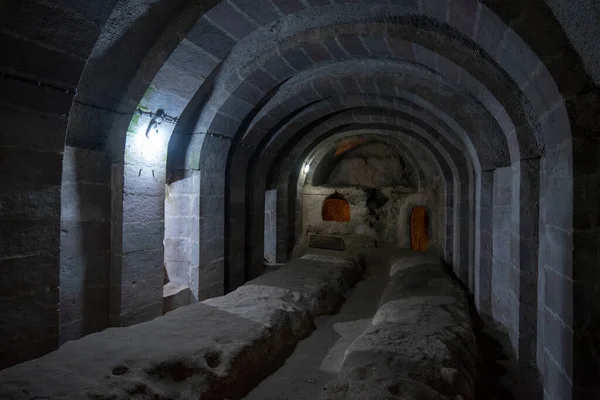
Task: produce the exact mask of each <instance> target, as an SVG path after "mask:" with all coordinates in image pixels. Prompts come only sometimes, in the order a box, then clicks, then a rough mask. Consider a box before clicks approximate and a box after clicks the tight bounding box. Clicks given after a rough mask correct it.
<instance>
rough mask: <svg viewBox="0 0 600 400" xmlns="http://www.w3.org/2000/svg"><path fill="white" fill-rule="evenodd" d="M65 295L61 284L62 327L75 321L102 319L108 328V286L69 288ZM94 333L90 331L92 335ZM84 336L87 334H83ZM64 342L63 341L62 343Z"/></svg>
mask: <svg viewBox="0 0 600 400" xmlns="http://www.w3.org/2000/svg"><path fill="white" fill-rule="evenodd" d="M67 290H68V291H65V292H64V293H63V289H62V284H61V294H60V304H59V309H60V311H59V313H60V318H59V320H60V325H61V326H62V325H67V324H71V323H72V322H75V321H84V322H85V321H86V320H88V319H89V320H93V319H96V320H98V319H102V320H103V322H104V324H103V325H104V326H102V327H99V328H100V329H102V328H106V327H107V325H108V314H109V308H110V307H109V293H110V292H109V288H108V286H83V287H80V288H79V289H78V290H71V288H70V287H69V288H68V289H67ZM91 332H93V331H88V332H87V333H91ZM81 333H82V335H84V334H86V333H85V332H81ZM61 342H62V341H61Z"/></svg>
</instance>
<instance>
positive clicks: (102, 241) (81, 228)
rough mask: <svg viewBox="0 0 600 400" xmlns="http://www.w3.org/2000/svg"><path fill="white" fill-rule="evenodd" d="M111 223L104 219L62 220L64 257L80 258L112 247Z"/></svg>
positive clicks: (61, 247) (61, 234) (61, 236)
mask: <svg viewBox="0 0 600 400" xmlns="http://www.w3.org/2000/svg"><path fill="white" fill-rule="evenodd" d="M110 238H111V225H110V221H109V220H104V221H62V222H61V226H60V251H61V257H62V258H67V259H70V258H80V257H83V256H84V255H85V254H90V253H91V254H96V253H97V252H98V251H102V250H110V248H111V242H110V240H111V239H110Z"/></svg>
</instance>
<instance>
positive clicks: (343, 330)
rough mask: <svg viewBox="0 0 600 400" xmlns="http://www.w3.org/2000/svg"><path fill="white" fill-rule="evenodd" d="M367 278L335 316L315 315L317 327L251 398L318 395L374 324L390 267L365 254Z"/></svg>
mask: <svg viewBox="0 0 600 400" xmlns="http://www.w3.org/2000/svg"><path fill="white" fill-rule="evenodd" d="M366 264H367V268H366V271H365V274H364V279H363V280H362V281H360V282H359V283H358V284H357V285H356V286H355V287H354V288H353V289H351V290H350V291H349V292H348V293H347V294H346V301H345V303H344V304H343V305H342V307H341V308H340V310H339V312H338V313H337V314H335V315H325V316H321V317H318V318H316V320H315V325H316V327H317V329H316V330H315V331H314V332H313V334H312V335H310V336H309V337H308V338H306V339H304V340H302V341H300V342H299V343H298V345H297V346H296V349H295V351H294V353H293V354H292V355H291V356H290V357H289V358H288V359H287V360H286V362H285V364H284V365H283V366H282V367H281V368H279V369H278V370H277V371H276V372H275V373H273V374H272V375H271V376H269V377H268V378H267V379H265V380H264V381H262V382H261V383H260V384H259V385H258V386H257V387H256V388H255V389H254V390H253V391H252V392H250V393H249V394H248V396H247V397H246V399H248V400H280V399H281V400H283V399H289V400H303V399H316V398H318V397H319V395H320V393H321V391H322V390H323V387H324V386H325V384H326V383H327V382H328V381H330V380H331V379H332V378H333V377H335V375H336V374H337V373H338V372H339V371H340V368H341V366H342V362H343V361H344V353H345V351H346V349H347V348H348V346H349V345H350V344H351V343H352V342H353V341H354V340H355V339H356V338H357V337H358V336H359V335H360V334H361V333H362V332H363V331H364V330H365V329H366V328H367V327H368V326H370V324H371V319H372V318H373V315H374V314H375V312H376V311H377V307H378V306H379V300H380V298H381V294H382V292H383V289H384V288H385V285H386V283H387V280H388V276H387V273H388V270H389V266H386V265H385V264H384V263H382V262H381V261H380V260H377V259H375V258H374V257H368V256H367V257H366Z"/></svg>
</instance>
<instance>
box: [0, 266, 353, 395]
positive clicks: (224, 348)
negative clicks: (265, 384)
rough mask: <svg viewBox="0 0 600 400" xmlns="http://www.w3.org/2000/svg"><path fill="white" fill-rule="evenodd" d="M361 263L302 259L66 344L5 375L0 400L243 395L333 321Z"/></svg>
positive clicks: (0, 373) (0, 381)
mask: <svg viewBox="0 0 600 400" xmlns="http://www.w3.org/2000/svg"><path fill="white" fill-rule="evenodd" d="M362 272H363V266H362V263H361V262H360V260H359V259H358V258H340V257H327V256H319V255H311V254H309V255H306V256H304V257H302V258H301V259H297V260H293V261H291V262H290V263H288V265H286V266H285V267H283V268H281V269H279V270H277V271H274V272H271V273H268V274H265V275H263V276H261V277H259V278H257V279H255V280H253V281H251V282H248V283H247V284H246V285H244V286H242V287H240V288H238V289H237V290H235V291H234V292H232V293H229V294H227V295H226V296H222V297H218V298H213V299H209V300H206V301H203V302H201V303H197V304H193V305H189V306H186V307H181V308H178V309H176V310H174V311H172V312H170V313H168V314H166V315H164V316H162V317H159V318H156V319H154V320H153V321H150V322H145V323H142V324H139V325H135V326H131V327H127V328H110V329H107V330H105V331H103V332H100V333H96V334H92V335H89V336H86V337H84V338H82V339H80V340H77V341H73V342H68V343H66V344H65V345H63V346H62V347H61V348H60V349H58V350H57V351H55V352H52V353H50V354H47V355H46V356H44V357H41V358H39V359H37V360H33V361H29V362H26V363H23V364H20V365H17V366H15V367H12V368H9V369H6V370H3V371H0V398H1V399H32V398H38V399H87V398H90V399H97V400H100V399H157V398H160V399H227V398H239V397H242V396H244V395H245V394H246V393H247V392H248V391H249V390H250V389H251V388H252V387H254V386H255V385H256V383H258V382H259V381H260V380H262V379H263V378H264V377H265V376H267V375H268V374H269V373H271V372H272V370H273V368H274V367H277V366H278V365H280V363H281V362H282V361H283V360H284V359H285V357H286V356H287V355H289V353H290V352H291V351H292V350H293V348H294V346H295V345H296V343H297V342H298V341H299V340H300V339H302V338H304V337H306V336H307V335H309V334H310V333H311V332H312V330H313V329H314V322H313V319H314V317H316V316H318V315H322V314H327V313H332V312H334V311H335V309H336V308H337V307H338V306H339V304H340V302H342V301H343V294H344V292H345V291H346V290H347V289H349V288H350V287H352V286H353V285H354V284H355V283H356V282H357V281H358V280H359V279H360V277H361V275H362Z"/></svg>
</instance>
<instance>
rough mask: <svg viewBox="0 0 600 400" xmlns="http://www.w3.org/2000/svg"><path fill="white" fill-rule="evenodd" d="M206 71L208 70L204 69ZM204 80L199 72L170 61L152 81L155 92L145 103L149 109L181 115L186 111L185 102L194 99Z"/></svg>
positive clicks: (148, 96) (146, 97)
mask: <svg viewBox="0 0 600 400" xmlns="http://www.w3.org/2000/svg"><path fill="white" fill-rule="evenodd" d="M209 59H210V58H209ZM199 65H200V66H201V65H203V63H200V64H199ZM204 69H205V70H207V69H208V68H206V67H204ZM209 73H210V71H209ZM204 79H205V77H204V76H201V75H200V73H199V71H193V72H190V71H188V70H185V69H181V68H179V64H178V63H174V62H171V60H170V59H169V60H168V61H167V62H166V63H164V64H163V65H162V67H161V68H160V70H159V71H158V73H157V74H156V76H155V77H154V79H153V80H152V86H151V88H152V89H153V91H152V92H151V94H150V95H146V96H145V97H144V100H143V101H144V102H145V103H146V104H147V105H148V106H149V108H152V109H158V108H162V109H163V110H164V111H165V112H166V113H167V114H168V115H173V114H176V115H179V114H180V113H181V112H182V111H183V110H184V109H185V105H186V103H185V102H184V101H185V100H188V101H189V100H191V99H192V97H194V95H195V94H196V92H197V91H198V89H200V86H202V84H203V83H204Z"/></svg>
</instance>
